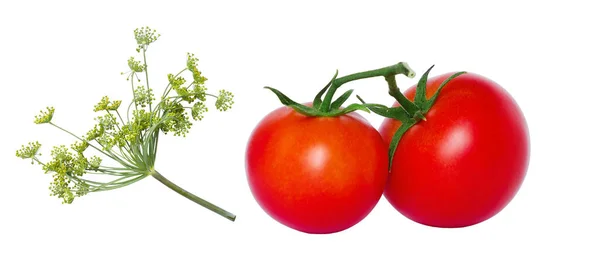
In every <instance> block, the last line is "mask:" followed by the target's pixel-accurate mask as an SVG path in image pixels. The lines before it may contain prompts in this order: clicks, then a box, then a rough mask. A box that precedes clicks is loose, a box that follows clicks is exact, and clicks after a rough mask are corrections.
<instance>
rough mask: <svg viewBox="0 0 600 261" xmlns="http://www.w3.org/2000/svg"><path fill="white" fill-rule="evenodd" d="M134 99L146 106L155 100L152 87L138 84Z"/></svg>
mask: <svg viewBox="0 0 600 261" xmlns="http://www.w3.org/2000/svg"><path fill="white" fill-rule="evenodd" d="M134 100H135V103H136V104H137V105H138V106H141V107H142V108H145V107H146V105H148V104H150V103H152V101H154V94H153V93H152V89H148V88H146V87H144V86H138V87H137V88H136V89H135V91H134Z"/></svg>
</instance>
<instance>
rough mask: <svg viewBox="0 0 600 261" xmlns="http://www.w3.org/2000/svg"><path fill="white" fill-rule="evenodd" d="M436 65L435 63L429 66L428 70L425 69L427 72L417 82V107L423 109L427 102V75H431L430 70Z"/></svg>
mask: <svg viewBox="0 0 600 261" xmlns="http://www.w3.org/2000/svg"><path fill="white" fill-rule="evenodd" d="M434 66H435V64H434V65H432V66H431V67H429V69H427V71H425V73H424V74H423V75H422V76H421V79H419V83H418V84H417V91H416V93H415V105H417V107H419V109H421V110H422V109H423V106H424V105H425V103H426V102H427V95H426V93H427V77H429V72H430V71H431V69H433V67H434Z"/></svg>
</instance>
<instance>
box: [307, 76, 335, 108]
mask: <svg viewBox="0 0 600 261" xmlns="http://www.w3.org/2000/svg"><path fill="white" fill-rule="evenodd" d="M337 76H338V70H335V74H334V75H333V78H331V81H329V82H328V83H327V85H325V87H323V89H321V91H319V93H317V96H315V99H314V100H313V107H314V108H317V110H318V109H319V108H321V104H322V103H323V100H322V99H321V98H322V97H323V94H325V92H326V91H327V89H329V87H331V84H332V83H333V81H335V79H336V78H337Z"/></svg>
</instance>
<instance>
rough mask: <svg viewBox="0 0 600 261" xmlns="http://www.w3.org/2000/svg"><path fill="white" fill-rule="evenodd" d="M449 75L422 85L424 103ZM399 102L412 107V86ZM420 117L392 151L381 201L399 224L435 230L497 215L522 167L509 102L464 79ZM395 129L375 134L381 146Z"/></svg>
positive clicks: (523, 131)
mask: <svg viewBox="0 0 600 261" xmlns="http://www.w3.org/2000/svg"><path fill="white" fill-rule="evenodd" d="M450 75H452V73H448V74H444V75H440V76H438V77H435V78H431V79H429V81H428V82H427V92H426V93H427V97H428V98H430V97H431V96H432V95H433V93H434V92H435V90H436V89H437V88H438V86H439V85H440V84H441V82H442V81H443V80H445V79H446V78H448V77H449V76H450ZM405 95H406V96H407V98H408V99H410V100H413V99H414V96H415V86H413V87H411V88H410V89H408V90H407V91H406V92H405ZM395 106H398V104H397V103H396V104H395ZM425 117H426V119H427V120H426V121H421V122H419V123H417V124H416V125H415V126H413V127H412V128H410V129H409V130H408V131H407V132H406V133H405V134H404V136H403V137H402V138H401V140H400V143H399V144H398V148H397V150H396V153H395V155H394V158H393V159H392V169H391V173H390V177H389V180H388V184H387V186H386V190H385V192H384V195H385V197H386V199H387V200H388V201H389V202H390V203H391V204H392V205H393V206H394V207H395V208H396V209H397V210H398V211H399V212H400V213H402V214H403V215H404V216H406V217H408V218H410V219H411V220H413V221H416V222H418V223H421V224H425V225H429V226H434V227H465V226H470V225H474V224H477V223H480V222H482V221H485V220H487V219H489V218H491V217H492V216H494V215H496V214H497V213H498V212H500V211H501V210H502V209H503V208H504V207H505V206H506V205H507V204H508V203H509V202H510V201H511V200H512V198H513V197H514V196H515V194H516V193H517V191H518V190H519V188H520V186H521V184H522V182H523V179H524V177H525V173H526V171H527V166H528V163H529V134H528V129H527V125H526V122H525V118H524V116H523V114H522V112H521V110H520V109H519V107H518V105H517V104H516V103H515V101H514V100H513V99H512V97H511V96H510V95H509V94H508V93H507V92H506V91H505V90H504V89H503V88H502V87H501V86H499V85H498V84H496V83H495V82H493V81H491V80H489V79H487V78H485V77H483V76H481V75H477V74H474V73H467V74H464V75H461V76H458V77H457V78H455V79H453V80H451V81H450V82H449V83H448V85H446V87H444V89H443V90H442V91H441V92H440V94H439V96H438V99H437V100H436V101H435V103H434V105H433V107H432V108H431V110H430V111H429V112H428V113H426V114H425ZM399 126H400V123H399V122H398V121H396V120H393V119H386V120H385V121H384V122H383V123H382V125H381V126H380V129H379V131H380V133H381V135H382V137H383V139H384V140H385V141H386V142H387V143H388V144H389V142H390V140H391V138H392V135H393V134H394V132H395V131H396V130H397V129H398V127H399Z"/></svg>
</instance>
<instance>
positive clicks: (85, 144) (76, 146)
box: [71, 141, 90, 154]
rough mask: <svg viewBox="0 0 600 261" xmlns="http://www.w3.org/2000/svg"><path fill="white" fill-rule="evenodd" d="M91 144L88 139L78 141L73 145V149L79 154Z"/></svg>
mask: <svg viewBox="0 0 600 261" xmlns="http://www.w3.org/2000/svg"><path fill="white" fill-rule="evenodd" d="M89 146H90V144H89V143H88V142H87V141H76V142H75V143H73V144H72V145H71V149H73V150H74V151H76V152H77V153H78V154H83V152H84V151H85V150H86V149H87V148H88V147H89Z"/></svg>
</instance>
